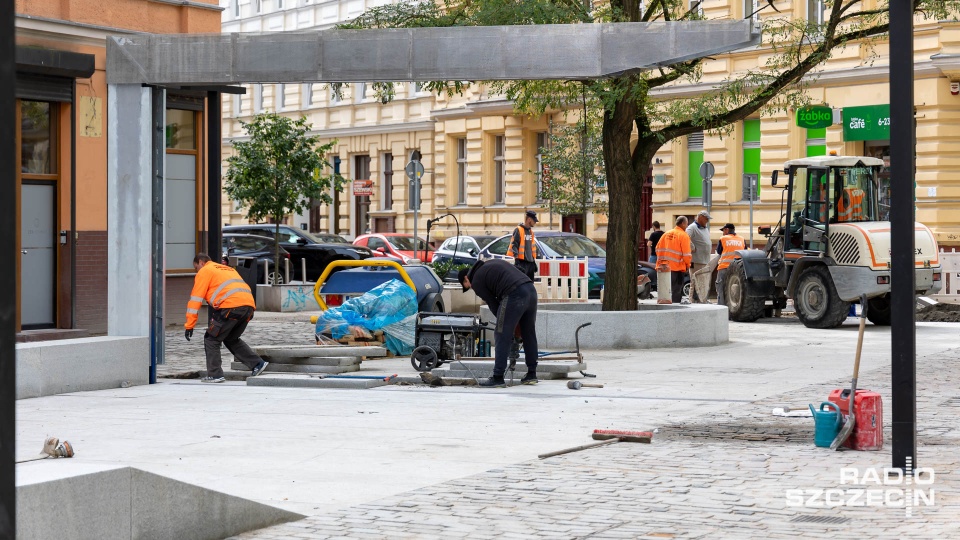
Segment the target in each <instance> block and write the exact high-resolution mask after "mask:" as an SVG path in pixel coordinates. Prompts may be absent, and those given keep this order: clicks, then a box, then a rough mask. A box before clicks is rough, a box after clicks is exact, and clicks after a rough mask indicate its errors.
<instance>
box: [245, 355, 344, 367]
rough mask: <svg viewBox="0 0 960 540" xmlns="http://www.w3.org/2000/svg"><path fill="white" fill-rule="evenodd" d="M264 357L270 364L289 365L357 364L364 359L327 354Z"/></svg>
mask: <svg viewBox="0 0 960 540" xmlns="http://www.w3.org/2000/svg"><path fill="white" fill-rule="evenodd" d="M263 359H264V360H266V361H267V362H270V365H271V366H272V365H274V364H276V365H280V364H285V365H289V366H356V365H360V361H361V360H362V358H361V357H359V356H326V357H315V358H283V357H280V358H276V357H273V356H263Z"/></svg>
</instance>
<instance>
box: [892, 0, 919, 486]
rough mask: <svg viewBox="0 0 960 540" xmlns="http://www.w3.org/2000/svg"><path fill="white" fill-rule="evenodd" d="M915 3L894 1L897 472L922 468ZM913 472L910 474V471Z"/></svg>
mask: <svg viewBox="0 0 960 540" xmlns="http://www.w3.org/2000/svg"><path fill="white" fill-rule="evenodd" d="M913 79H914V73H913V2H911V1H909V0H893V1H891V2H890V95H891V96H897V98H896V99H891V100H890V124H891V126H892V129H891V130H890V177H891V186H890V189H891V190H892V191H893V193H894V197H893V200H892V201H891V204H890V247H891V264H892V268H891V272H890V273H891V276H890V279H891V291H890V312H891V317H890V326H891V331H890V342H891V373H890V377H891V385H892V397H893V401H892V405H891V413H892V418H893V425H892V428H893V430H892V431H893V437H892V445H891V446H892V461H893V467H894V468H899V469H905V470H907V469H909V468H911V467H912V468H916V467H917V372H916V361H917V332H916V311H917V309H916V302H917V301H916V296H915V291H916V276H915V270H914V268H915V267H914V260H915V257H916V256H915V255H914V248H915V243H916V242H915V238H914V230H913V229H914V222H915V215H914V213H915V210H914V198H915V197H916V196H915V195H914V191H915V188H914V161H915V158H914V153H915V147H916V124H915V121H914V117H913V116H914V113H913V107H914V104H913V100H914V92H913ZM908 472H909V471H908Z"/></svg>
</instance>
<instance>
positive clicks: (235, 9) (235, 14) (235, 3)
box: [233, 0, 240, 19]
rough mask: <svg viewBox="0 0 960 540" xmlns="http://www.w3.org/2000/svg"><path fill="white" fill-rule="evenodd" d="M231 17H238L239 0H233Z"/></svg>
mask: <svg viewBox="0 0 960 540" xmlns="http://www.w3.org/2000/svg"><path fill="white" fill-rule="evenodd" d="M233 18H234V19H238V18H240V0H233Z"/></svg>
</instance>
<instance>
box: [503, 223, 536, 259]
mask: <svg viewBox="0 0 960 540" xmlns="http://www.w3.org/2000/svg"><path fill="white" fill-rule="evenodd" d="M528 244H529V245H530V253H529V256H528V253H527V248H526V246H527V245H528ZM514 245H517V246H518V247H516V248H514ZM507 257H513V258H515V259H522V260H524V261H530V262H533V261H535V260H536V259H537V237H536V235H534V234H533V229H530V234H527V229H526V228H525V227H524V226H523V225H522V224H521V225H517V230H515V231H513V239H512V240H510V247H509V248H507Z"/></svg>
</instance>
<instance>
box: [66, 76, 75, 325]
mask: <svg viewBox="0 0 960 540" xmlns="http://www.w3.org/2000/svg"><path fill="white" fill-rule="evenodd" d="M67 242H68V243H69V248H68V251H69V252H70V328H76V327H77V81H76V80H74V81H73V84H72V85H71V86H70V232H69V233H68V236H67Z"/></svg>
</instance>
